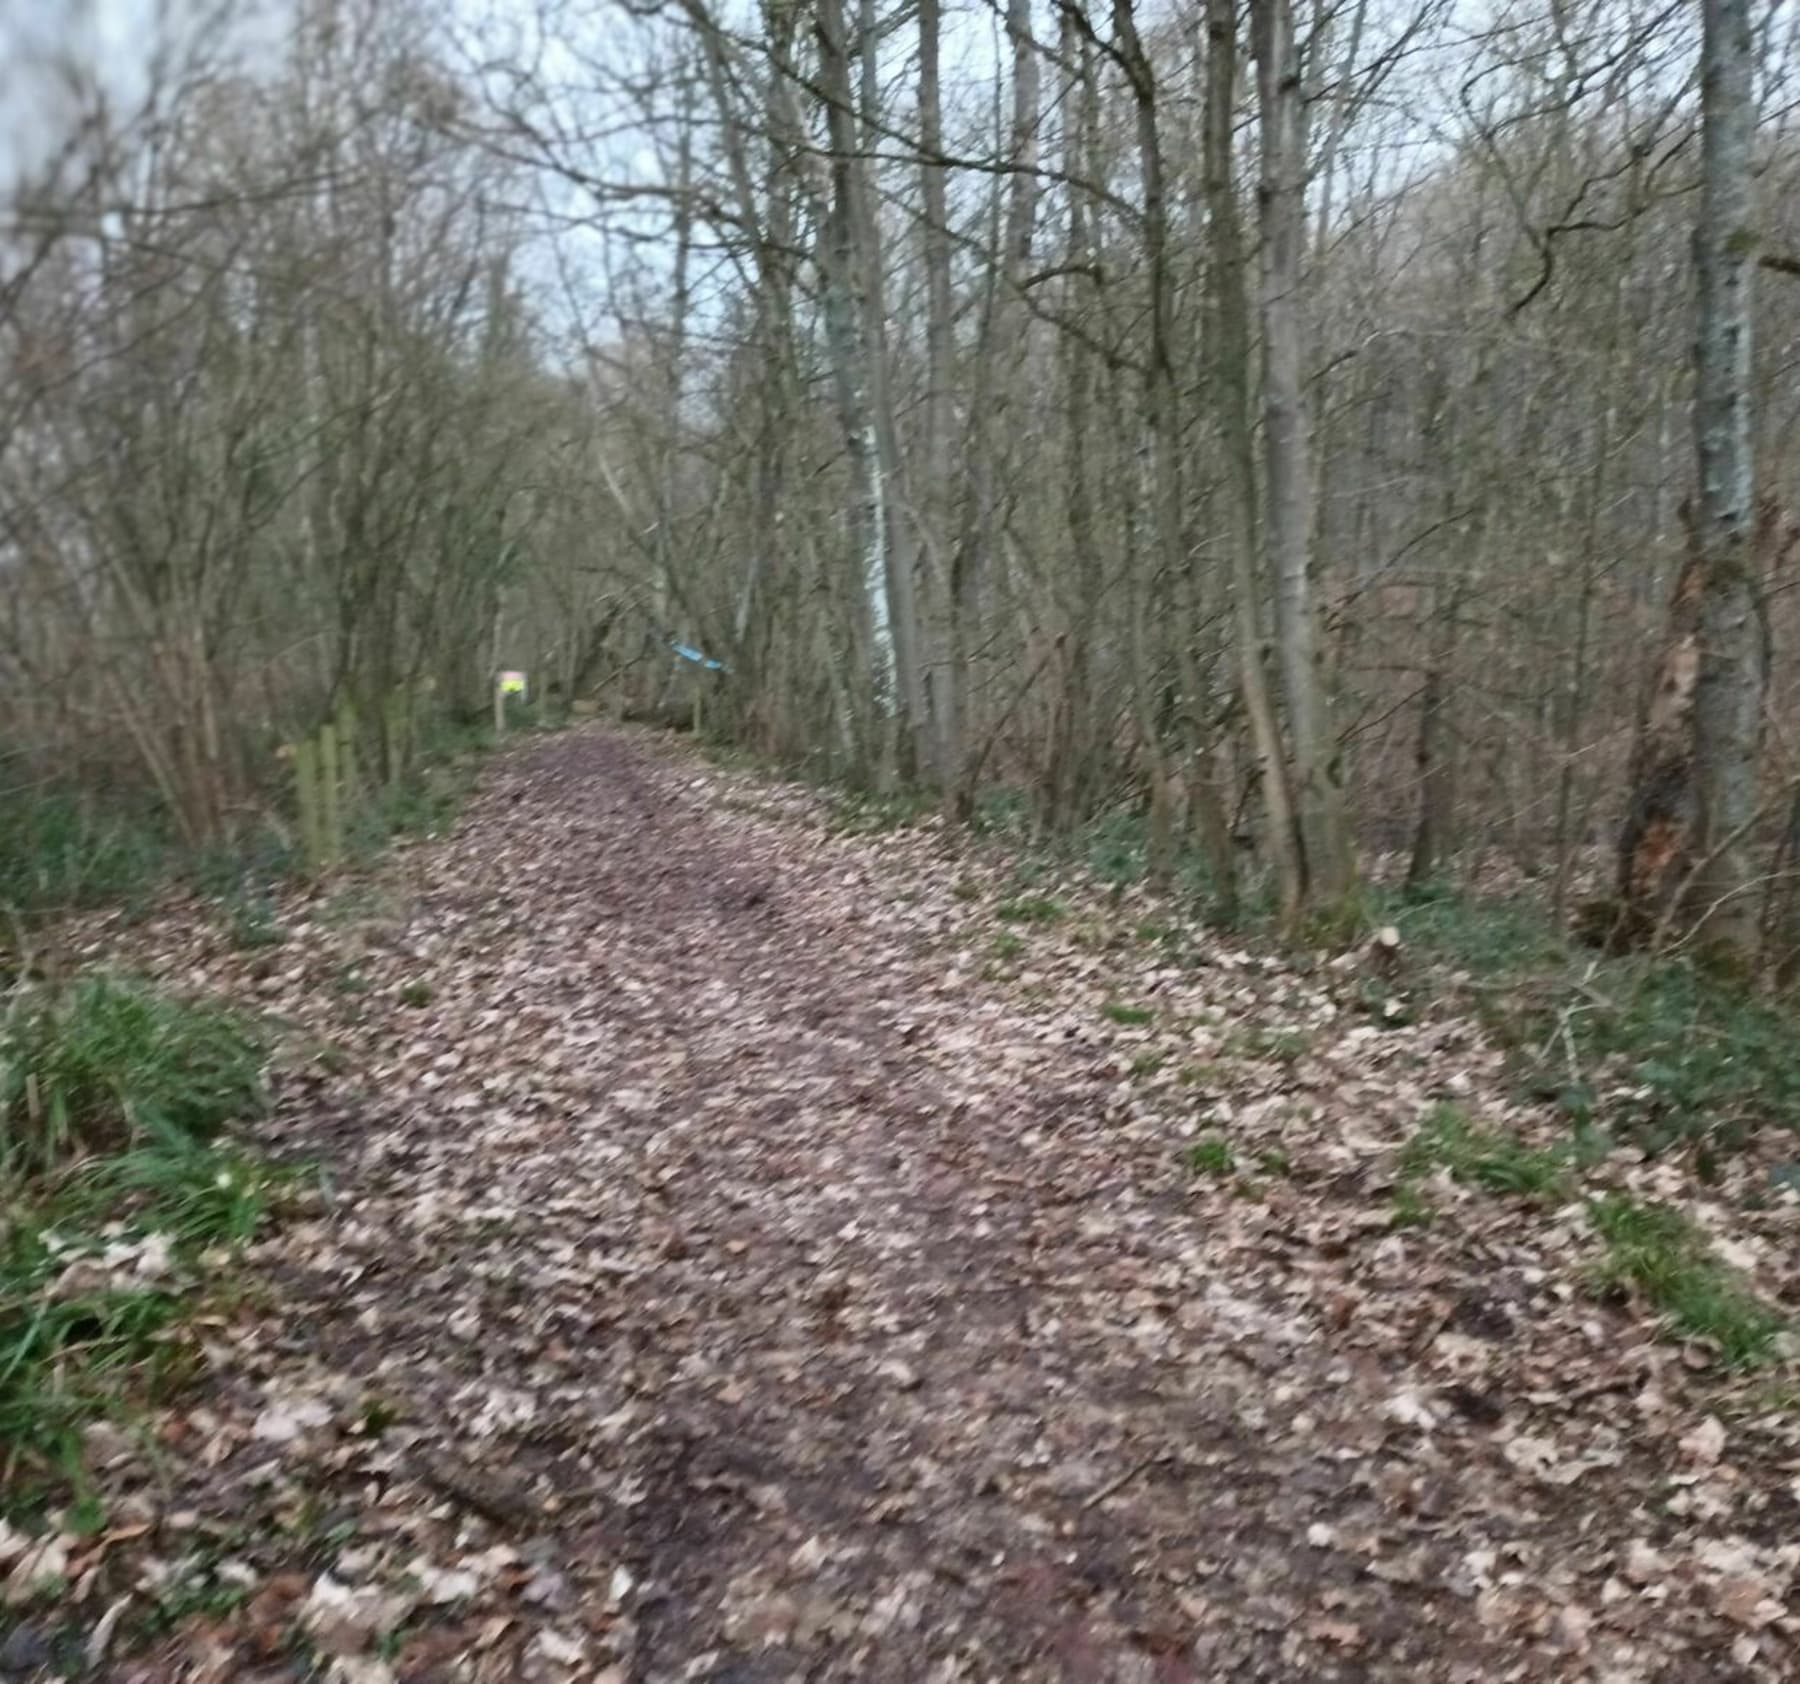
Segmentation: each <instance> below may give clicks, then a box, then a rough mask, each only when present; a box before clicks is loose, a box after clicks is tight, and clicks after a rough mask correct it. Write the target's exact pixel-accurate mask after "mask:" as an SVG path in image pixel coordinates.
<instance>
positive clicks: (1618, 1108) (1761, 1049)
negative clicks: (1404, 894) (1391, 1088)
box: [1386, 895, 1800, 1173]
mask: <svg viewBox="0 0 1800 1684" xmlns="http://www.w3.org/2000/svg"><path fill="white" fill-rule="evenodd" d="M1386 916H1387V917H1388V918H1389V919H1390V920H1391V921H1392V922H1393V923H1394V924H1395V925H1396V926H1397V927H1398V928H1399V930H1400V932H1401V937H1402V943H1403V947H1404V948H1405V949H1406V950H1408V951H1410V952H1413V953H1415V954H1417V955H1419V956H1421V957H1423V958H1425V959H1427V960H1429V961H1433V962H1435V963H1437V964H1439V965H1443V966H1448V967H1452V968H1454V969H1455V970H1457V971H1459V972H1461V973H1463V974H1464V975H1465V976H1466V979H1467V982H1466V986H1467V988H1468V989H1469V990H1470V991H1471V992H1472V994H1473V996H1474V999H1475V1002H1476V1004H1477V1007H1478V1009H1479V1011H1480V1013H1481V1015H1482V1017H1483V1018H1484V1019H1485V1021H1486V1022H1487V1024H1488V1026H1489V1028H1490V1029H1491V1030H1492V1031H1493V1032H1494V1033H1495V1034H1496V1035H1497V1036H1498V1038H1499V1039H1500V1041H1501V1042H1502V1043H1503V1044H1504V1045H1505V1046H1506V1047H1507V1048H1508V1049H1509V1051H1510V1053H1511V1055H1512V1060H1513V1065H1514V1070H1515V1074H1516V1075H1517V1077H1518V1079H1519V1081H1520V1083H1521V1085H1522V1086H1523V1087H1524V1088H1525V1089H1526V1090H1527V1091H1528V1092H1529V1093H1530V1094H1531V1096H1532V1097H1533V1098H1535V1099H1539V1100H1545V1101H1549V1102H1551V1103H1553V1104H1555V1105H1556V1106H1557V1107H1558V1108H1559V1109H1560V1110H1561V1111H1562V1112H1563V1114H1564V1115H1565V1116H1566V1117H1567V1118H1568V1119H1569V1120H1570V1121H1571V1122H1572V1123H1574V1124H1576V1125H1577V1126H1579V1127H1582V1128H1586V1129H1597V1130H1600V1131H1603V1132H1604V1133H1606V1134H1607V1135H1609V1136H1611V1137H1613V1138H1615V1139H1629V1140H1631V1141H1634V1142H1636V1143H1637V1144H1640V1145H1642V1146H1644V1147H1647V1148H1648V1149H1650V1150H1651V1151H1664V1150H1667V1149H1669V1148H1670V1147H1672V1146H1676V1145H1678V1144H1685V1143H1693V1144H1694V1145H1695V1146H1696V1148H1697V1149H1698V1150H1697V1154H1696V1161H1697V1163H1698V1165H1699V1167H1700V1169H1701V1171H1702V1173H1705V1172H1706V1171H1707V1170H1708V1167H1709V1162H1710V1154H1711V1153H1713V1152H1715V1151H1718V1150H1729V1149H1731V1148H1733V1147H1736V1146H1739V1145H1741V1144H1742V1143H1743V1141H1744V1140H1745V1139H1746V1138H1747V1137H1748V1136H1749V1135H1750V1133H1751V1132H1752V1131H1754V1130H1755V1129H1758V1128H1761V1127H1765V1126H1771V1125H1772V1126H1775V1127H1780V1128H1787V1129H1800V1060H1796V1059H1795V1058H1794V1057H1793V1055H1792V1051H1791V1049H1792V1047H1793V1044H1794V1038H1795V1030H1796V1016H1795V1010H1794V1004H1793V1002H1792V1001H1791V1000H1788V999H1783V998H1780V997H1776V996H1771V995H1768V994H1763V993H1759V992H1757V991H1756V990H1754V989H1752V988H1750V987H1748V986H1746V985H1745V984H1744V983H1743V982H1741V981H1739V980H1735V979H1732V978H1729V977H1724V976H1719V975H1716V974H1714V973H1712V972H1710V971H1708V970H1706V969H1705V968H1704V967H1702V966H1700V965H1698V964H1695V963H1693V962H1692V961H1689V960H1686V959H1682V958H1679V957H1650V956H1644V955H1630V956H1624V957H1613V956H1608V955H1602V954H1598V953H1595V952H1593V951H1592V950H1590V949H1587V948H1584V947H1581V946H1579V945H1577V944H1576V943H1575V942H1574V941H1573V940H1572V939H1571V938H1569V937H1567V936H1566V935H1564V934H1563V932H1562V931H1560V930H1559V929H1558V928H1557V927H1556V925H1555V924H1554V923H1553V922H1552V921H1551V920H1550V919H1549V918H1548V917H1547V916H1546V915H1544V914H1543V913H1542V912H1540V911H1539V910H1537V909H1535V908H1533V907H1531V906H1529V905H1526V904H1523V903H1520V902H1517V901H1501V900H1490V899H1476V898H1470V897H1460V896H1448V895H1446V896H1440V897H1436V898H1432V899H1428V900H1423V901H1412V902H1406V901H1395V902H1394V903H1392V904H1391V905H1390V906H1389V907H1388V908H1387V909H1386Z"/></svg>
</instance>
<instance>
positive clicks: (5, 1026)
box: [0, 976, 264, 1175]
mask: <svg viewBox="0 0 1800 1684" xmlns="http://www.w3.org/2000/svg"><path fill="white" fill-rule="evenodd" d="M263 1058H264V1047H263V1044H262V1041H261V1039H260V1037H259V1035H258V1033H257V1031H256V1030H255V1029H254V1028H253V1027H252V1026H251V1025H250V1024H249V1023H248V1022H247V1021H246V1020H244V1019H242V1018H240V1017H238V1016H236V1015H235V1014H233V1013H230V1012H226V1011H222V1010H220V1009H218V1008H216V1007H211V1006H204V1005H197V1004H193V1003H191V1002H188V1001H184V1000H177V999H174V998H172V997H170V996H168V995H165V994H161V993H158V992H156V991H155V990H153V989H150V988H147V987H145V986H143V985H142V984H139V983H135V982H129V981H125V980H122V979H120V978H116V977H109V976H90V977H84V978H81V979H80V980H78V981H77V982H76V983H74V984H73V986H71V987H69V988H66V989H51V988H40V987H36V986H32V985H21V986H20V987H18V988H15V989H14V990H13V991H12V993H11V995H10V996H9V997H8V998H7V1001H6V1003H5V1007H4V1012H3V1015H0V1173H13V1174H20V1175H30V1174H34V1173H40V1174H41V1173H43V1172H45V1171H48V1170H50V1169H52V1168H54V1167H55V1166H56V1164H57V1163H59V1162H60V1161H62V1160H64V1159H66V1158H69V1157H71V1156H74V1155H76V1154H80V1153H92V1152H104V1151H109V1150H116V1149H120V1148H123V1147H126V1146H131V1145H137V1144H142V1143H143V1142H145V1141H146V1140H148V1141H173V1142H182V1143H185V1142H190V1141H205V1140H208V1139H210V1138H211V1137H212V1136H213V1135H215V1134H216V1133H217V1132H218V1131H219V1129H220V1128H221V1127H222V1126H223V1125H224V1124H225V1123H227V1122H229V1121H230V1120H231V1119H232V1118H234V1117H239V1116H244V1115H248V1114H249V1113H251V1112H253V1111H254V1110H256V1109H257V1108H258V1106H259V1105H260V1102H261V1096H262V1087H261V1072H262V1065H263Z"/></svg>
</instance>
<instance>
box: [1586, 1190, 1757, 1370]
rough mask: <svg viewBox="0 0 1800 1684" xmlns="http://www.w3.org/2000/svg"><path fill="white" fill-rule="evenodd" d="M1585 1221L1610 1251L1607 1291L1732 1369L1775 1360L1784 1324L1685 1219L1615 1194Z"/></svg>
mask: <svg viewBox="0 0 1800 1684" xmlns="http://www.w3.org/2000/svg"><path fill="white" fill-rule="evenodd" d="M1588 1220H1589V1221H1590V1222H1591V1223H1592V1225H1593V1228H1594V1231H1595V1233H1597V1234H1598V1235H1599V1236H1600V1238H1601V1240H1602V1241H1603V1242H1604V1244H1605V1246H1606V1257H1605V1260H1604V1261H1603V1263H1602V1264H1601V1266H1600V1270H1599V1280H1600V1284H1601V1285H1602V1286H1603V1287H1606V1288H1612V1289H1615V1290H1617V1289H1630V1290H1633V1291H1635V1292H1637V1293H1638V1294H1640V1295H1641V1296H1642V1297H1643V1299H1644V1301H1645V1302H1646V1303H1648V1304H1649V1305H1650V1306H1651V1308H1652V1309H1654V1310H1656V1311H1657V1312H1658V1314H1659V1315H1661V1317H1662V1318H1663V1320H1664V1322H1665V1324H1666V1325H1667V1326H1668V1328H1669V1330H1670V1331H1671V1332H1673V1333H1675V1334H1677V1335H1679V1336H1680V1337H1682V1338H1684V1339H1696V1340H1699V1341H1701V1342H1702V1343H1705V1344H1708V1345H1710V1346H1712V1347H1713V1348H1714V1349H1715V1350H1716V1351H1717V1352H1718V1353H1719V1356H1720V1359H1721V1360H1722V1361H1723V1362H1724V1363H1725V1364H1726V1365H1727V1366H1728V1367H1732V1368H1749V1367H1753V1366H1754V1365H1755V1364H1757V1363H1759V1362H1762V1361H1764V1360H1765V1359H1766V1358H1767V1357H1768V1356H1769V1355H1770V1354H1771V1350H1772V1347H1773V1346H1774V1343H1775V1339H1776V1336H1777V1335H1778V1334H1780V1333H1781V1332H1782V1331H1783V1329H1784V1328H1785V1327H1786V1325H1787V1324H1786V1322H1785V1321H1784V1320H1783V1318H1782V1316H1781V1315H1780V1314H1779V1312H1777V1311H1776V1310H1775V1309H1774V1308H1773V1307H1772V1306H1771V1305H1769V1304H1766V1303H1765V1302H1764V1301H1763V1300H1762V1299H1761V1298H1759V1297H1757V1295H1756V1293H1755V1292H1754V1291H1753V1290H1752V1289H1751V1287H1750V1284H1749V1282H1747V1281H1746V1280H1745V1279H1744V1278H1743V1276H1742V1275H1740V1274H1739V1273H1738V1271H1737V1270H1735V1269H1733V1268H1731V1267H1730V1266H1729V1265H1728V1264H1726V1263H1724V1262H1723V1261H1721V1260H1720V1259H1719V1258H1718V1257H1717V1256H1716V1255H1715V1254H1714V1253H1713V1251H1712V1249H1711V1248H1710V1247H1709V1246H1708V1245H1707V1243H1706V1237H1705V1235H1704V1234H1702V1233H1701V1231H1700V1230H1699V1229H1698V1228H1696V1227H1695V1226H1694V1224H1693V1223H1692V1222H1690V1221H1689V1220H1688V1219H1687V1218H1686V1217H1685V1216H1683V1215H1682V1214H1681V1212H1680V1211H1678V1210H1674V1209H1672V1208H1671V1207H1670V1206H1668V1205H1663V1204H1656V1203H1652V1202H1640V1201H1638V1200H1635V1199H1630V1198H1627V1197H1626V1196H1625V1195H1623V1194H1618V1193H1614V1194H1608V1195H1606V1196H1605V1197H1603V1198H1598V1199H1594V1200H1592V1201H1591V1202H1590V1203H1589V1205H1588Z"/></svg>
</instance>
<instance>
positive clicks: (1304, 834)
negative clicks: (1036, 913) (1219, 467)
mask: <svg viewBox="0 0 1800 1684" xmlns="http://www.w3.org/2000/svg"><path fill="white" fill-rule="evenodd" d="M1251 17H1252V21H1253V24H1254V35H1255V48H1256V69H1257V88H1258V94H1259V98H1260V104H1261V111H1260V114H1259V121H1260V127H1261V139H1262V178H1261V183H1260V187H1259V192H1258V198H1259V204H1260V210H1261V222H1262V323H1263V448H1264V452H1265V455H1266V458H1267V471H1266V475H1265V478H1266V488H1265V497H1266V503H1267V513H1266V516H1265V520H1264V541H1265V543H1266V544H1267V547H1268V552H1269V563H1270V568H1271V571H1272V572H1273V573H1274V576H1275V584H1276V608H1277V618H1278V626H1279V633H1280V648H1281V671H1282V683H1283V688H1284V689H1285V690H1286V693H1287V708H1288V725H1289V729H1290V730H1291V732H1292V733H1293V746H1294V771H1295V781H1296V784H1297V785H1298V793H1299V802H1298V805H1299V821H1300V835H1301V839H1302V843H1303V847H1304V867H1305V874H1306V876H1305V881H1306V892H1307V897H1308V898H1309V899H1310V900H1312V901H1313V902H1315V903H1320V904H1323V905H1325V906H1327V907H1330V906H1333V905H1336V904H1338V903H1341V902H1342V901H1343V900H1344V899H1345V898H1346V896H1347V895H1348V894H1349V892H1350V890H1351V888H1352V886H1353V884H1354V881H1355V871H1354V866H1353V863H1352V859H1351V851H1350V838H1349V831H1348V828H1347V826H1346V823H1345V817H1344V791H1343V785H1342V782H1341V779H1340V773H1339V769H1338V760H1337V743H1336V740H1335V735H1334V732H1333V730H1332V724H1331V708H1330V703H1329V698H1328V696H1327V693H1326V688H1325V681H1324V673H1323V670H1322V661H1321V646H1320V641H1319V627H1318V609H1317V606H1316V604H1315V602H1314V600H1313V581H1312V555H1311V550H1312V530H1313V495H1314V487H1313V464H1312V454H1311V443H1310V440H1309V438H1308V427H1307V412H1306V409H1307V406H1306V386H1305V367H1304V353H1305V327H1304V323H1303V321H1302V317H1301V259H1302V253H1303V251H1304V245H1305V232H1306V102H1305V90H1304V88H1303V87H1302V85H1301V75H1300V53H1299V48H1298V46H1297V44H1296V42H1295V39H1294V14H1293V6H1292V0H1253V4H1252V8H1251Z"/></svg>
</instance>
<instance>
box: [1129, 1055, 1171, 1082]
mask: <svg viewBox="0 0 1800 1684" xmlns="http://www.w3.org/2000/svg"><path fill="white" fill-rule="evenodd" d="M1167 1062H1168V1055H1167V1054H1166V1053H1159V1052H1141V1053H1139V1054H1138V1055H1137V1057H1136V1058H1134V1059H1133V1060H1132V1061H1131V1075H1132V1076H1133V1077H1134V1078H1138V1079H1142V1078H1144V1077H1146V1076H1154V1075H1155V1074H1156V1073H1157V1071H1159V1070H1160V1069H1162V1067H1163V1065H1164V1064H1166V1063H1167Z"/></svg>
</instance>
